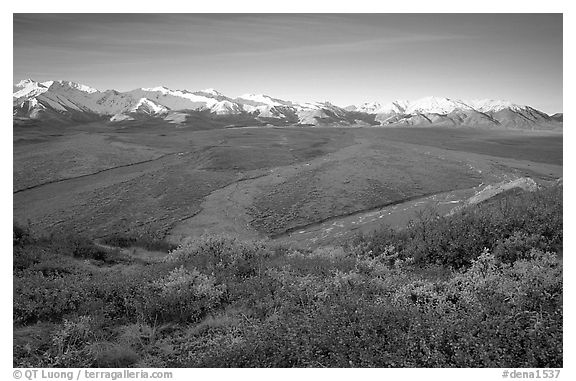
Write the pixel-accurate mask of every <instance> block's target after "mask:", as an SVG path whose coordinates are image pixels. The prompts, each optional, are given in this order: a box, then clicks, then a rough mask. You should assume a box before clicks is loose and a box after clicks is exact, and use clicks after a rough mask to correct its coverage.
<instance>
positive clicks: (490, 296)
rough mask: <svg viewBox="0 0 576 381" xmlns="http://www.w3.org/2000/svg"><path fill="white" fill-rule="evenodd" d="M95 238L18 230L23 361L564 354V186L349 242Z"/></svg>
mask: <svg viewBox="0 0 576 381" xmlns="http://www.w3.org/2000/svg"><path fill="white" fill-rule="evenodd" d="M92 250H96V249H94V248H92V247H91V246H90V244H89V241H86V240H83V239H78V238H74V237H66V236H62V237H48V238H37V237H33V236H32V235H30V234H29V233H27V232H26V229H22V228H15V230H14V259H15V260H14V268H13V276H14V295H13V297H14V306H13V307H14V308H13V311H14V319H13V320H14V344H13V348H14V358H13V363H14V366H15V367H35V368H38V367H96V366H97V367H132V366H134V367H535V368H551V367H554V368H556V367H562V366H563V361H562V356H563V352H562V332H563V326H562V322H563V309H562V301H563V283H562V257H561V252H562V190H561V188H560V187H553V188H550V189H543V190H540V191H537V192H534V193H532V194H509V195H506V196H505V197H502V198H500V199H498V200H496V201H493V202H490V203H482V204H479V205H477V206H475V207H473V208H472V209H469V210H466V211H464V212H462V213H459V214H456V215H453V216H451V217H445V218H444V217H442V218H440V217H437V216H434V214H433V213H431V214H430V215H423V216H421V218H420V219H418V220H416V221H414V222H413V223H411V224H410V225H409V226H408V227H407V228H406V229H404V230H402V231H400V232H397V231H391V230H385V229H383V230H382V231H381V232H379V233H377V234H374V235H371V236H364V237H357V238H356V239H355V240H353V241H351V242H349V244H348V245H347V246H346V247H323V248H319V249H316V250H314V251H302V250H294V249H291V248H289V247H286V246H281V245H275V244H272V243H270V242H266V241H243V240H240V239H238V238H236V237H232V236H204V237H201V238H198V239H192V240H189V241H187V242H185V243H183V244H182V245H180V246H179V247H178V248H176V249H174V250H172V251H170V253H168V254H167V255H166V256H165V257H164V259H163V260H162V261H156V262H151V263H146V262H132V261H129V260H127V261H115V262H110V261H107V260H106V259H104V260H102V259H97V258H94V257H95V256H96V257H97V256H98V255H99V254H96V252H95V251H94V252H93V251H92Z"/></svg>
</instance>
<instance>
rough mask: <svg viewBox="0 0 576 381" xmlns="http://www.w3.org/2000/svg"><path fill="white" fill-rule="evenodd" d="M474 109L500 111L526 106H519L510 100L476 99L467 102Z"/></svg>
mask: <svg viewBox="0 0 576 381" xmlns="http://www.w3.org/2000/svg"><path fill="white" fill-rule="evenodd" d="M467 103H468V104H469V105H470V106H471V107H472V108H473V109H475V110H477V111H480V112H498V111H501V110H504V109H510V110H512V111H520V110H522V109H524V108H526V106H519V105H517V104H514V103H512V102H510V101H502V100H494V99H474V100H471V101H468V102H467Z"/></svg>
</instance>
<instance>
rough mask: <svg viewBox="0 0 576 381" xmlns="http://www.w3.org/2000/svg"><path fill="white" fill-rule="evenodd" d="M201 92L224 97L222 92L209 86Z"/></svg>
mask: <svg viewBox="0 0 576 381" xmlns="http://www.w3.org/2000/svg"><path fill="white" fill-rule="evenodd" d="M199 93H203V94H208V95H211V96H213V97H222V96H223V95H222V93H221V92H219V91H217V90H215V89H213V88H211V87H210V88H208V89H204V90H200V91H199Z"/></svg>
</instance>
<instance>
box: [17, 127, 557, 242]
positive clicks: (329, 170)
mask: <svg viewBox="0 0 576 381" xmlns="http://www.w3.org/2000/svg"><path fill="white" fill-rule="evenodd" d="M13 170H14V176H13V181H14V182H13V191H14V195H13V197H14V198H13V208H14V220H15V221H16V222H17V223H19V224H21V225H24V226H28V227H29V228H30V230H31V231H32V232H33V233H35V234H40V235H48V234H52V233H54V234H59V233H77V234H82V235H85V236H87V237H90V238H102V237H106V236H109V235H111V234H116V233H145V232H154V234H155V235H160V236H161V237H163V238H166V239H167V240H168V241H170V242H172V243H175V244H177V243H179V242H181V241H182V240H184V239H185V238H187V237H197V236H201V235H202V234H205V233H230V234H233V235H236V236H239V237H240V238H266V237H269V238H271V239H274V240H279V241H283V242H287V243H297V244H301V245H304V246H317V245H321V244H325V243H328V242H329V243H334V241H338V240H340V239H342V238H345V237H349V236H350V235H351V234H355V233H357V232H368V231H370V230H374V229H375V228H378V227H380V226H381V225H383V224H386V225H390V226H393V227H402V226H403V225H405V224H406V223H407V222H408V221H409V220H410V219H411V218H412V217H413V216H414V215H415V213H417V212H418V211H421V210H422V209H423V208H428V207H435V208H440V209H441V210H442V211H443V212H449V210H450V209H451V208H452V207H456V206H458V205H459V204H461V203H462V202H464V200H465V199H466V198H467V197H470V196H472V195H474V194H475V193H476V192H478V191H480V190H481V189H482V188H483V187H485V186H487V185H490V184H498V183H501V182H503V181H509V180H513V179H515V178H520V177H530V178H532V179H533V180H535V181H536V182H537V183H546V182H549V181H553V180H556V179H557V178H560V177H562V134H561V133H558V132H536V131H511V130H487V129H474V128H434V127H432V128H430V127H428V128H414V127H411V128H382V127H359V128H320V127H314V128H310V127H241V128H219V129H204V130H198V129H193V128H177V127H175V126H174V125H170V124H164V123H163V124H162V125H154V124H140V125H135V124H125V125H119V126H118V125H117V126H111V125H109V124H104V123H92V124H85V125H81V126H71V127H58V128H55V127H49V126H42V127H37V126H33V125H29V126H17V127H14V168H13Z"/></svg>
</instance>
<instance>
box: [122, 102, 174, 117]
mask: <svg viewBox="0 0 576 381" xmlns="http://www.w3.org/2000/svg"><path fill="white" fill-rule="evenodd" d="M130 111H131V112H143V113H145V114H149V115H152V114H162V113H166V112H168V109H167V108H166V107H164V106H162V105H160V104H158V103H155V102H153V101H151V100H150V99H147V98H140V100H139V101H138V103H137V104H136V105H135V106H134V107H132V108H131V109H130Z"/></svg>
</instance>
